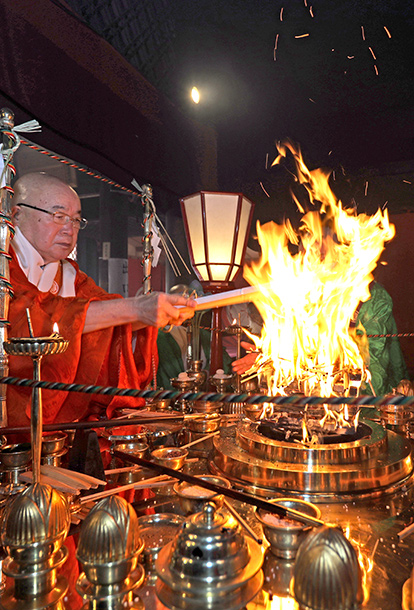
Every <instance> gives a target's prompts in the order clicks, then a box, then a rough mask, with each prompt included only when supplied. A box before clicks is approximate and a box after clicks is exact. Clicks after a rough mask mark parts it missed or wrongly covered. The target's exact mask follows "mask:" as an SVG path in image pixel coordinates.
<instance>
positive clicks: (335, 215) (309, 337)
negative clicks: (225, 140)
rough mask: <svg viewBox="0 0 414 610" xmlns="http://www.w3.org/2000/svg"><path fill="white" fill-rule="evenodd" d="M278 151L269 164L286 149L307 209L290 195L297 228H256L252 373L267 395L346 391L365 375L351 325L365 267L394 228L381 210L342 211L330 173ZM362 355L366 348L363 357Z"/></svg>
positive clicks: (251, 276)
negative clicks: (258, 322)
mask: <svg viewBox="0 0 414 610" xmlns="http://www.w3.org/2000/svg"><path fill="white" fill-rule="evenodd" d="M278 151H279V155H278V157H277V159H276V160H275V161H274V163H273V165H274V164H275V163H279V162H280V160H281V159H282V158H283V157H285V156H286V154H287V152H288V151H290V152H291V153H292V155H293V157H294V159H295V163H296V169H297V175H298V180H299V182H300V184H301V185H303V187H304V188H305V189H306V191H307V194H308V197H309V207H311V208H312V209H311V210H310V211H307V212H305V210H304V209H303V207H302V206H301V204H300V203H299V201H297V199H296V203H297V206H298V208H299V210H300V212H301V213H302V218H301V223H300V226H299V228H298V229H297V230H295V229H294V228H293V226H292V225H291V223H290V222H289V220H287V221H286V222H285V223H284V224H283V225H278V224H276V223H274V222H269V223H267V224H265V225H260V224H259V223H258V225H257V236H258V240H259V243H260V246H261V250H262V256H261V259H260V260H259V261H257V262H253V263H252V264H251V266H250V267H245V271H244V276H245V278H246V280H247V281H248V282H249V283H250V284H251V285H254V286H260V287H261V288H260V289H261V292H262V294H263V296H262V299H261V300H260V301H258V302H257V307H258V309H259V310H260V313H261V315H262V317H263V320H264V326H263V330H262V334H261V336H260V338H258V337H254V336H252V340H253V341H254V342H255V344H256V348H258V350H259V352H260V354H259V357H258V359H257V361H256V363H255V365H254V371H257V372H258V374H259V377H260V379H261V381H262V380H265V381H266V383H267V388H268V391H269V392H270V393H272V394H274V395H284V394H287V393H289V392H292V391H299V392H303V393H304V394H306V395H312V394H313V395H315V394H316V395H320V396H335V395H343V394H347V392H348V393H349V389H350V387H351V386H353V387H356V388H357V389H358V388H359V385H360V384H361V382H362V380H363V379H364V378H365V379H366V371H365V366H364V358H363V355H362V354H361V352H363V350H362V349H361V350H360V347H358V345H357V343H356V342H355V340H354V338H353V335H352V332H351V331H350V324H351V321H352V319H353V316H354V312H355V310H356V308H357V306H358V304H359V303H360V302H363V301H367V300H368V299H369V297H370V293H369V284H370V282H371V281H372V279H373V276H372V272H373V270H374V269H375V267H376V265H377V262H378V259H379V257H380V255H381V252H382V251H383V249H384V244H385V242H386V241H388V240H390V239H392V238H393V236H394V233H395V231H394V226H393V225H390V224H389V220H388V212H387V211H386V210H385V211H382V210H378V211H377V213H376V214H375V215H374V216H367V215H365V214H357V213H356V210H355V209H354V208H352V209H346V208H343V206H342V203H341V202H340V201H338V200H337V199H336V197H335V195H334V193H333V192H332V190H331V189H330V187H329V184H328V181H329V173H328V172H326V171H322V170H320V169H319V170H318V169H317V170H313V171H310V170H308V168H307V167H306V165H305V164H304V162H303V159H302V156H301V154H300V151H299V150H298V149H296V148H294V147H293V146H292V145H291V144H287V145H284V146H279V147H278ZM365 339H366V337H365ZM366 352H367V350H366V346H365V357H366ZM254 371H250V372H254ZM355 379H357V380H358V381H355ZM339 385H340V386H341V388H343V389H344V391H341V392H339V390H338V387H339ZM329 417H331V416H329ZM344 421H345V419H344ZM341 425H342V423H341ZM344 425H349V424H348V423H346V424H344Z"/></svg>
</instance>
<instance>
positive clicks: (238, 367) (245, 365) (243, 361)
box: [231, 341, 257, 375]
mask: <svg viewBox="0 0 414 610" xmlns="http://www.w3.org/2000/svg"><path fill="white" fill-rule="evenodd" d="M241 346H242V347H243V348H244V349H245V350H247V352H248V353H247V354H246V355H245V356H244V357H243V358H240V359H239V360H235V361H234V362H232V365H231V366H232V368H233V371H234V372H235V373H237V374H238V375H243V374H244V373H245V372H246V371H248V370H249V369H250V368H251V367H252V366H253V364H254V363H255V361H256V358H257V352H256V351H253V350H255V349H256V348H255V346H254V345H253V343H248V342H247V341H242V342H241Z"/></svg>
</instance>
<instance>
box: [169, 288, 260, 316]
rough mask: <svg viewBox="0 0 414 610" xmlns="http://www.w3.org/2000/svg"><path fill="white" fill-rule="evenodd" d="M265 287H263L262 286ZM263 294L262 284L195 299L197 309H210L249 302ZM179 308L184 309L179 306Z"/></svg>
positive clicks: (191, 309) (190, 309)
mask: <svg viewBox="0 0 414 610" xmlns="http://www.w3.org/2000/svg"><path fill="white" fill-rule="evenodd" d="M262 288H263V287H262ZM261 294H262V291H261V287H260V286H248V287H247V288H236V289H235V290H228V291H227V292H221V293H219V294H209V295H207V296H205V297H199V298H198V299H196V300H195V302H196V306H195V310H196V311H202V310H203V309H210V308H212V307H226V306H227V305H237V304H238V303H248V302H250V301H254V300H255V299H260V297H261ZM177 309H182V307H181V306H178V307H177ZM188 310H189V311H194V309H193V308H190V307H189V308H188Z"/></svg>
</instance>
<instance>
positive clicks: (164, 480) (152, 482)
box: [80, 471, 175, 504]
mask: <svg viewBox="0 0 414 610" xmlns="http://www.w3.org/2000/svg"><path fill="white" fill-rule="evenodd" d="M173 472H175V471H173ZM172 481H173V478H172V477H170V476H167V475H160V476H157V477H151V478H150V479H146V480H145V481H138V482H137V483H128V484H127V485H121V486H120V487H114V488H113V489H106V490H105V491H101V492H99V493H97V494H91V495H90V496H85V497H84V498H81V499H80V503H81V504H87V503H88V502H93V501H95V500H100V499H101V498H106V497H107V496H113V495H114V494H119V493H121V491H127V490H128V489H150V488H151V487H159V486H161V485H168V484H169V483H171V482H172Z"/></svg>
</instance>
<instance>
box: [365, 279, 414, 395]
mask: <svg viewBox="0 0 414 610" xmlns="http://www.w3.org/2000/svg"><path fill="white" fill-rule="evenodd" d="M370 292H371V298H370V299H369V300H368V301H366V302H365V303H362V305H361V307H360V309H359V312H358V317H357V325H356V334H357V341H358V343H359V344H360V345H363V344H364V342H366V340H368V347H369V355H368V357H367V359H368V362H366V364H367V366H368V369H369V371H370V373H371V377H372V379H371V382H372V386H373V388H374V392H375V394H376V395H377V396H380V395H383V394H387V393H389V392H391V390H392V389H393V388H395V387H396V386H397V385H398V383H399V382H400V381H401V379H407V369H406V366H405V362H404V357H403V354H402V351H401V348H400V342H399V340H398V337H366V335H386V334H395V333H397V325H396V323H395V320H394V316H393V314H392V299H391V297H390V295H389V294H388V292H387V291H386V290H385V288H384V287H383V286H381V284H377V283H376V282H373V283H372V284H371V286H370ZM359 323H360V324H359ZM361 325H362V326H363V328H361ZM365 351H366V350H365ZM361 352H362V353H364V349H361ZM363 393H365V394H372V391H371V389H370V387H369V385H368V384H366V387H365V388H363Z"/></svg>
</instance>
